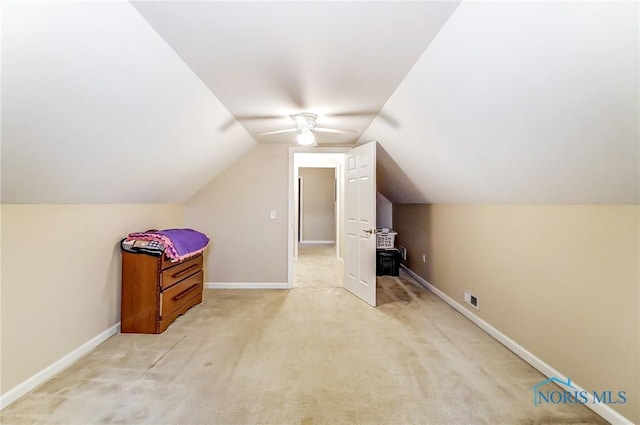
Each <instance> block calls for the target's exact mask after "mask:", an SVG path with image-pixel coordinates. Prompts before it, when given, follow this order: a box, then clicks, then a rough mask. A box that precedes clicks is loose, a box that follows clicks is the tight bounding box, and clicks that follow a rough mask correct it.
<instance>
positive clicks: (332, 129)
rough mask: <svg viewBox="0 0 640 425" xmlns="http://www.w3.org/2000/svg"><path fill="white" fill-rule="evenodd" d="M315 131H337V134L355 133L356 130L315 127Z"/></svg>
mask: <svg viewBox="0 0 640 425" xmlns="http://www.w3.org/2000/svg"><path fill="white" fill-rule="evenodd" d="M313 130H314V131H321V132H323V133H337V134H355V133H356V131H355V130H341V129H338V128H323V127H314V128H313Z"/></svg>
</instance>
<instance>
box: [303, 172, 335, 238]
mask: <svg viewBox="0 0 640 425" xmlns="http://www.w3.org/2000/svg"><path fill="white" fill-rule="evenodd" d="M298 173H299V176H300V177H302V202H301V204H302V205H301V213H302V216H301V220H302V235H301V239H302V242H309V241H324V242H327V241H331V242H335V238H336V202H335V199H336V198H335V183H336V179H335V173H336V171H335V168H300V169H299V171H298Z"/></svg>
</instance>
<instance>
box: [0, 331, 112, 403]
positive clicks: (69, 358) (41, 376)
mask: <svg viewBox="0 0 640 425" xmlns="http://www.w3.org/2000/svg"><path fill="white" fill-rule="evenodd" d="M119 331H120V322H118V323H116V324H115V325H113V326H111V327H110V328H109V329H107V330H106V331H104V332H101V333H100V334H98V335H96V336H95V337H93V338H91V339H90V340H89V341H87V342H85V343H84V344H82V345H81V346H80V347H78V348H76V349H75V350H73V351H72V352H70V353H68V354H67V355H65V356H64V357H62V358H61V359H60V360H58V361H56V362H54V363H52V364H50V365H49V366H47V367H45V368H44V369H42V370H41V371H40V372H38V373H36V374H35V375H33V376H32V377H30V378H29V379H27V380H26V381H23V382H22V383H20V384H18V385H16V386H15V387H13V388H12V389H10V390H9V391H7V392H6V393H4V394H2V397H0V410H2V409H4V408H5V407H7V406H9V405H10V404H11V403H13V402H14V401H16V400H18V399H19V398H20V397H22V396H23V395H25V394H27V393H28V392H29V391H31V390H33V389H34V388H36V387H37V386H39V385H41V384H43V383H44V382H46V381H48V380H49V379H51V378H52V377H53V376H54V375H56V374H58V373H59V372H62V370H64V369H66V368H67V367H69V366H70V365H71V364H73V363H75V362H76V361H78V360H79V359H80V358H81V357H82V356H84V355H85V354H87V353H88V352H89V351H91V350H93V349H94V348H96V347H97V346H98V345H100V344H102V343H103V342H104V341H106V340H107V339H108V338H109V337H111V336H113V335H115V334H117V333H118V332H119Z"/></svg>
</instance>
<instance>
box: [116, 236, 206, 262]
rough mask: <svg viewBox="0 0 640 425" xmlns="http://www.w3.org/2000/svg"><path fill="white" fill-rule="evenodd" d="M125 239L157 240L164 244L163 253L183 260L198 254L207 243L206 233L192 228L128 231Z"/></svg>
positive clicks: (173, 258)
mask: <svg viewBox="0 0 640 425" xmlns="http://www.w3.org/2000/svg"><path fill="white" fill-rule="evenodd" d="M127 240H147V241H158V242H160V243H162V244H163V245H164V246H165V253H166V254H167V257H169V258H171V259H172V260H184V259H185V258H188V257H191V256H193V255H196V254H199V253H201V252H202V251H204V249H205V248H206V247H207V245H208V244H209V238H208V237H207V235H205V234H204V233H200V232H198V231H196V230H193V229H165V230H152V231H148V232H142V233H129V235H128V236H127Z"/></svg>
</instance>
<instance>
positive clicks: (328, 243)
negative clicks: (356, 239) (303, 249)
mask: <svg viewBox="0 0 640 425" xmlns="http://www.w3.org/2000/svg"><path fill="white" fill-rule="evenodd" d="M305 243H306V244H308V245H335V243H336V241H300V245H302V244H305Z"/></svg>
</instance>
